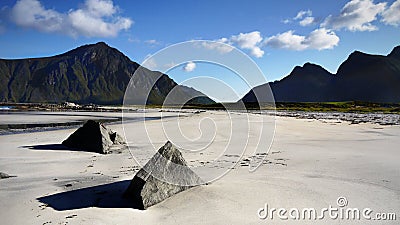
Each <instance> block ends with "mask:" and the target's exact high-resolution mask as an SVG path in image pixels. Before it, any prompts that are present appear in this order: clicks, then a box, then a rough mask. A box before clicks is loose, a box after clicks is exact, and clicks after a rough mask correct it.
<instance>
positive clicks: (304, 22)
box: [299, 16, 314, 27]
mask: <svg viewBox="0 0 400 225" xmlns="http://www.w3.org/2000/svg"><path fill="white" fill-rule="evenodd" d="M313 23H314V17H312V16H307V17H305V18H304V19H302V20H301V21H300V22H299V24H300V25H301V26H303V27H305V26H308V25H311V24H313Z"/></svg>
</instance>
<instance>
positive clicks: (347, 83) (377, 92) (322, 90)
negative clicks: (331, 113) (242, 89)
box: [242, 46, 400, 103]
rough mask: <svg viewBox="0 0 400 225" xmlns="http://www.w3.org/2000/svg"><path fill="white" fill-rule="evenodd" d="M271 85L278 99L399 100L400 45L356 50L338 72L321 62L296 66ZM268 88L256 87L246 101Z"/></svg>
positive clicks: (382, 101) (244, 99)
mask: <svg viewBox="0 0 400 225" xmlns="http://www.w3.org/2000/svg"><path fill="white" fill-rule="evenodd" d="M269 85H270V87H271V91H272V93H273V95H274V97H275V101H276V102H332V101H364V102H376V103H398V102H400V46H397V47H395V48H394V49H393V51H392V52H391V53H390V54H389V55H387V56H381V55H370V54H365V53H362V52H359V51H355V52H353V53H352V54H350V56H349V57H348V58H347V60H346V61H344V62H343V63H342V64H341V65H340V67H339V69H338V71H337V73H336V74H332V73H330V72H328V71H327V70H325V69H324V68H322V67H321V66H319V65H315V64H311V63H306V64H304V65H303V66H302V67H300V66H296V67H295V68H294V69H293V71H292V72H291V73H290V74H289V75H288V76H286V77H285V78H283V79H282V80H279V81H275V82H270V83H269ZM265 90H267V87H266V85H260V86H258V87H255V88H253V89H252V90H251V91H250V92H249V93H247V94H246V95H245V96H244V97H243V98H242V100H243V101H244V102H245V103H251V102H256V98H255V93H256V94H257V96H262V95H263V94H264V95H265V92H266V91H265ZM267 94H268V93H267ZM261 102H262V100H261Z"/></svg>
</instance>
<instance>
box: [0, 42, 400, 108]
mask: <svg viewBox="0 0 400 225" xmlns="http://www.w3.org/2000/svg"><path fill="white" fill-rule="evenodd" d="M133 74H135V76H134V77H133V79H131V78H132V76H133ZM0 79H1V80H2V82H1V83H0V102H18V103H28V102H34V103H61V102H66V101H68V102H75V103H81V104H87V103H94V104H116V105H120V104H122V103H123V100H124V94H125V95H126V96H127V98H125V100H127V99H128V101H129V103H138V104H157V105H160V104H163V102H164V100H165V99H166V96H167V95H169V96H173V100H174V101H179V102H186V101H188V100H189V102H188V103H189V104H203V105H205V104H213V103H215V102H214V101H213V100H212V99H210V98H209V97H207V96H206V95H205V94H203V93H201V92H199V91H197V90H195V89H193V88H190V87H186V86H181V85H178V84H177V83H176V82H175V81H174V80H172V79H171V78H170V77H169V76H168V75H166V74H163V73H161V72H158V71H151V70H148V69H146V68H144V67H141V66H140V65H139V64H138V63H136V62H133V61H131V60H130V59H129V58H128V57H127V56H125V55H124V54H123V53H121V52H120V51H118V50H117V49H115V48H112V47H110V46H108V45H107V44H106V43H104V42H99V43H97V44H90V45H84V46H81V47H78V48H76V49H73V50H71V51H68V52H66V53H63V54H60V55H56V56H51V57H44V58H27V59H14V60H8V59H0ZM153 84H154V85H153ZM129 85H131V86H133V87H134V88H127V87H129ZM269 87H270V88H269ZM132 90H134V91H133V92H132ZM171 90H173V92H171ZM171 93H173V94H171ZM256 96H257V97H258V98H256ZM273 98H274V99H275V101H276V102H342V101H363V102H376V103H399V102H400V46H397V47H395V48H394V49H393V50H392V52H391V53H390V54H388V55H386V56H383V55H371V54H366V53H362V52H359V51H355V52H353V53H352V54H350V55H349V57H348V58H347V59H346V60H345V61H344V62H343V63H342V64H341V65H340V66H339V68H338V70H337V73H336V74H333V73H330V72H329V71H327V70H326V69H324V68H323V67H321V66H319V65H316V64H312V63H305V64H304V65H303V66H296V67H295V68H294V69H293V70H292V72H291V73H290V74H289V75H287V76H286V77H284V78H283V79H281V80H279V81H274V82H269V83H268V84H264V85H260V86H257V87H255V88H253V89H252V90H250V91H249V92H248V93H247V94H246V95H245V96H244V97H243V98H242V100H243V102H244V103H254V102H257V99H258V102H263V101H265V102H267V101H270V100H271V99H273ZM172 102H173V101H172Z"/></svg>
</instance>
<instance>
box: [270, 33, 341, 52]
mask: <svg viewBox="0 0 400 225" xmlns="http://www.w3.org/2000/svg"><path fill="white" fill-rule="evenodd" d="M339 40H340V39H339V37H338V36H336V34H335V33H334V32H333V31H330V30H327V29H325V28H320V29H316V30H314V31H312V32H311V33H310V34H309V35H307V36H301V35H297V34H294V31H292V30H290V31H287V32H285V33H282V34H277V35H274V36H272V37H269V38H268V39H266V41H265V42H264V43H265V44H266V45H268V46H270V47H273V48H281V49H288V50H295V51H302V50H306V49H317V50H324V49H332V48H333V47H334V46H337V45H338V43H339Z"/></svg>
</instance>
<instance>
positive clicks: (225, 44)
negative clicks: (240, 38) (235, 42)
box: [202, 38, 233, 54]
mask: <svg viewBox="0 0 400 225" xmlns="http://www.w3.org/2000/svg"><path fill="white" fill-rule="evenodd" d="M230 44H232V43H231V42H230V41H229V40H228V38H220V39H218V40H215V42H202V46H203V47H205V48H207V49H215V50H217V51H218V52H219V53H222V54H224V53H229V52H231V51H232V50H233V48H232V47H231V46H230Z"/></svg>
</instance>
